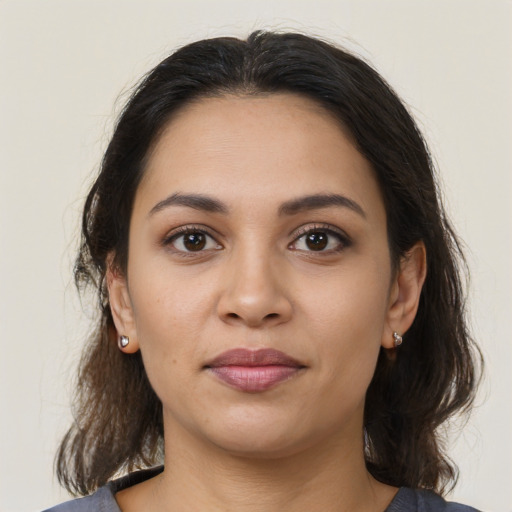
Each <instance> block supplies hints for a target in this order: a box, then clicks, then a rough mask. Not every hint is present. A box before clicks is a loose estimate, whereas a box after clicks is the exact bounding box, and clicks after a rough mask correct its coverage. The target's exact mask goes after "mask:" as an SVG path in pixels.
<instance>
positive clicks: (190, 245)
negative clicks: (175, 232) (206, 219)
mask: <svg viewBox="0 0 512 512" xmlns="http://www.w3.org/2000/svg"><path fill="white" fill-rule="evenodd" d="M183 245H185V247H186V248H187V249H188V250H189V251H200V250H201V249H203V248H204V246H205V245H206V237H205V236H204V235H203V233H189V234H188V235H186V236H185V240H184V241H183Z"/></svg>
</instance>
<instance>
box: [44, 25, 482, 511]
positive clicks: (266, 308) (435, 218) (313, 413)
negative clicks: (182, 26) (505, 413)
mask: <svg viewBox="0 0 512 512" xmlns="http://www.w3.org/2000/svg"><path fill="white" fill-rule="evenodd" d="M461 260H462V255H461V253H460V249H459V245H458V242H457V239H456V236H455V234H454V233H453V231H452V229H451V227H450V224H449V222H448V221H447V219H446V217H445V214H444V212H443V210H442V206H441V205H440V202H439V199H438V197H437V191H436V184H435V180H434V176H433V166H432V163H431V160H430V158H429V153H428V150H427V148H426V146H425V143H424V141H423V139H422V137H421V135H420V134H419V132H418V130H417V128H416V126H415V124H414V122H413V120H412V118H411V116H410V115H409V114H408V112H407V110H406V109H405V108H404V106H403V104H402V103H401V102H400V100H399V99H398V98H397V97H396V95H395V94H394V93H393V92H392V91H391V89H390V88H389V86H388V85H387V84H386V83H385V82H384V81H383V80H382V78H381V77H380V76H379V75H378V74H377V73H376V72H375V71H374V70H373V69H371V68H370V67H369V66H368V65H367V64H365V63H364V62H362V61H361V60H360V59H358V58H356V57H354V56H352V55H350V54H348V53H346V52H345V51H343V50H341V49H337V48H335V47H333V46H331V45H329V44H327V43H325V42H322V41H319V40H316V39H312V38H309V37H306V36H304V35H298V34H275V33H262V32H257V33H254V34H252V35H251V36H250V37H249V38H248V40H247V41H241V40H238V39H233V38H220V39H213V40H206V41H199V42H197V43H194V44H191V45H188V46H186V47H184V48H182V49H180V50H179V51H177V52H176V53H174V54H173V55H171V56H170V57H169V58H167V59H165V60H164V61H163V62H161V63H160V64H159V65H158V66H157V67H156V68H155V69H153V70H152V71H151V72H150V73H149V74H148V75H147V76H146V77H145V79H144V80H143V81H142V83H141V84H140V86H139V87H138V89H137V90H136V91H135V93H134V94H133V96H132V98H131V99H130V101H129V102H128V104H127V106H126V108H125V110H124V112H123V113H122V115H121V117H120V119H119V122H118V124H117V127H116V129H115V132H114V135H113V138H112V141H111V142H110V145H109V147H108V149H107V151H106V154H105V157H104V159H103V164H102V168H101V172H100V175H99V176H98V178H97V180H96V182H95V183H94V185H93V187H92V189H91V191H90V193H89V195H88V198H87V201H86V205H85V210H84V215H83V243H82V246H81V250H80V254H79V257H78V260H77V266H76V279H77V283H78V285H79V286H80V287H84V286H86V285H91V284H92V285H93V286H95V287H96V288H97V290H98V293H99V299H100V305H101V317H100V319H99V322H98V327H97V330H96V331H95V332H94V334H93V335H92V336H91V340H90V345H88V346H87V348H86V350H85V352H84V356H83V360H82V365H81V371H80V374H79V387H78V394H77V401H76V404H77V409H76V421H75V423H74V425H73V426H72V427H71V429H70V430H69V432H68V434H67V435H66V437H65V438H64V440H63V442H62V444H61V447H60V451H59V454H58V459H57V467H58V476H59V479H60V481H61V482H62V483H63V484H64V486H66V487H67V488H68V489H69V490H70V491H71V492H74V493H76V494H81V495H87V494H90V493H93V494H92V496H89V497H87V498H83V499H78V500H75V501H73V502H69V503H67V504H63V505H61V506H59V507H56V508H54V509H52V510H55V511H66V510H109V511H119V510H122V511H123V512H130V511H135V510H137V511H144V510H161V511H167V510H168V511H189V510H208V511H217V510H219V511H221V510H222V511H226V510H235V509H236V510H240V511H244V510H251V511H266V512H268V511H274V510H279V511H280V512H283V511H288V510H290V511H292V510H293V511H302V510H307V511H316V510H319V511H320V510H322V511H328V510H333V511H334V510H336V511H345V510H346V511H348V510H350V511H374V512H382V511H384V510H386V511H389V512H397V511H408V512H409V511H413V510H418V511H434V510H435V511H438V510H440V511H441V510H442V511H459V510H461V511H462V510H474V509H471V508H469V507H465V506H462V505H456V504H449V503H447V502H445V501H444V500H443V499H442V498H441V497H440V495H442V494H443V493H444V492H446V490H448V489H450V488H451V486H453V484H454V482H455V479H456V470H455V468H454V466H453V465H452V464H451V463H450V461H449V460H448V459H447V457H446V455H445V454H444V453H443V450H442V443H441V440H440V439H439V437H438V435H439V434H438V432H439V429H438V427H439V426H440V425H442V424H443V422H445V420H447V419H448V418H449V417H450V416H452V415H453V414H454V413H457V412H460V411H461V410H462V411H466V410H468V409H469V407H470V405H471V403H472V400H473V397H474V392H475V387H476V382H477V372H476V369H475V365H476V362H477V361H478V360H479V358H480V356H479V352H478V350H477V349H475V347H474V346H473V344H472V341H471V339H470V337H469V334H468V331H467V328H466V324H465V320H464V314H463V307H464V301H463V296H462V291H461V281H460V269H459V265H458V262H459V261H461ZM162 462H163V465H159V464H162ZM140 468H152V469H147V470H144V471H135V472H134V470H135V469H140ZM164 468H165V470H164ZM125 472H129V473H130V474H129V475H128V476H125V477H124V478H121V479H116V480H112V479H113V478H114V477H115V476H118V475H119V474H120V473H125ZM432 491H435V492H437V494H435V493H434V492H432Z"/></svg>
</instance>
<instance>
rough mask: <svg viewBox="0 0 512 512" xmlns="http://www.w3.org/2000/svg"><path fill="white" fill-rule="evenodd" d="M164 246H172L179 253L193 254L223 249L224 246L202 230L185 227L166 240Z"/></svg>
mask: <svg viewBox="0 0 512 512" xmlns="http://www.w3.org/2000/svg"><path fill="white" fill-rule="evenodd" d="M164 245H166V246H171V247H172V249H173V250H175V251H177V252H184V253H191V252H201V251H208V250H215V249H221V248H222V246H221V245H220V244H218V243H217V241H216V240H215V239H214V238H213V237H212V236H211V235H209V234H208V233H206V232H205V231H204V230H202V229H197V228H192V227H184V228H180V230H179V231H178V232H174V233H172V234H171V235H170V236H169V237H167V238H166V239H165V240H164Z"/></svg>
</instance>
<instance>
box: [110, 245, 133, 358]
mask: <svg viewBox="0 0 512 512" xmlns="http://www.w3.org/2000/svg"><path fill="white" fill-rule="evenodd" d="M106 280H107V288H108V296H109V303H110V311H111V312H112V317H113V319H114V324H115V326H116V330H117V338H118V339H119V337H120V336H128V339H129V343H128V345H126V346H125V347H121V346H119V349H120V350H121V351H122V352H125V353H126V354H133V353H135V352H137V351H138V350H139V340H138V338H137V330H136V327H135V318H134V314H133V307H132V303H131V299H130V294H129V292H128V283H127V280H126V276H125V275H124V273H123V272H122V271H121V269H120V268H119V267H118V266H117V265H116V264H115V263H114V255H113V254H111V255H109V256H108V258H107V273H106Z"/></svg>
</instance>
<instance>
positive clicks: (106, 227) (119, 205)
mask: <svg viewBox="0 0 512 512" xmlns="http://www.w3.org/2000/svg"><path fill="white" fill-rule="evenodd" d="M277 92H292V93H296V94H300V95H303V96H306V97H308V98H310V99H312V100H313V101H315V102H317V103H318V104H319V105H322V106H323V107H324V108H325V109H327V110H328V111H329V112H330V113H331V114H332V115H333V116H335V117H336V118H337V119H338V120H339V122H340V124H342V125H343V127H344V128H345V129H346V130H348V132H350V134H351V135H352V137H353V141H354V143H355V144H356V146H357V148H358V150H359V151H360V152H361V154H362V155H364V156H365V157H366V159H367V160H368V161H369V162H370V163H371V165H372V166H373V169H374V171H375V173H376V176H377V178H378V180H379V183H380V186H381V190H382V194H383V197H384V202H385V205H386V211H387V224H388V233H389V246H390V251H391V254H392V259H393V262H394V264H395V265H397V264H398V261H399V259H400V257H402V256H403V255H404V254H405V253H406V251H407V250H408V249H410V248H411V247H412V246H413V244H414V243H415V242H417V241H419V240H422V241H423V242H424V244H425V246H426V250H427V259H428V266H427V278H426V282H425V285H424V287H423V290H422V294H421V299H420V305H419V310H418V313H417V316H416V319H415V321H414V323H413V325H412V327H411V328H410V330H409V331H408V332H407V333H406V334H405V336H404V343H403V345H402V346H401V347H400V349H399V351H398V352H397V353H396V354H394V357H390V354H389V353H388V352H387V351H385V350H384V349H381V353H380V355H379V359H378V363H377V368H376V371H375V375H374V377H373V380H372V382H371V384H370V387H369V389H368V391H367V396H366V405H365V416H364V427H365V440H366V444H365V447H366V448H365V456H366V462H367V467H368V470H369V471H370V472H371V473H372V475H373V476H374V477H375V478H377V479H378V480H380V481H382V482H385V483H387V484H390V485H394V486H409V487H425V488H431V489H434V490H437V491H439V492H443V490H445V489H446V488H447V487H449V486H450V484H451V483H453V482H454V481H455V480H456V470H455V469H454V466H453V465H452V464H451V463H450V461H449V460H448V459H447V457H446V455H445V454H444V452H443V449H442V443H441V439H440V436H439V427H440V425H442V424H443V422H445V420H446V419H447V418H449V417H450V416H452V415H453V414H454V413H456V412H459V411H461V410H467V409H468V408H469V406H470V405H471V403H472V401H473V398H474V392H475V387H476V383H477V380H478V379H477V370H476V363H477V362H480V361H481V357H480V353H479V351H478V350H477V349H476V348H475V347H474V346H473V343H472V341H471V339H470V336H469V334H468V331H467V328H466V323H465V318H464V300H463V287H462V284H463V283H462V282H461V276H462V272H461V270H463V269H465V266H464V260H463V257H462V253H461V250H460V245H459V243H458V241H457V238H456V236H455V234H454V232H453V230H452V228H451V226H450V224H449V222H448V220H447V219H446V216H445V214H444V212H443V209H442V206H441V204H440V200H439V195H438V191H437V187H436V183H435V177H434V170H433V165H432V161H431V158H430V156H429V152H428V149H427V147H426V144H425V142H424V140H423V138H422V136H421V134H420V133H419V131H418V129H417V127H416V125H415V123H414V121H413V119H412V118H411V115H410V114H409V113H408V111H407V109H406V108H405V107H404V105H403V104H402V102H401V101H400V100H399V99H398V97H397V96H396V94H395V93H394V92H393V91H392V89H391V88H390V87H389V86H388V85H387V84H386V83H385V81H384V80H383V79H382V78H381V77H380V76H379V74H378V73H377V72H376V71H375V70H373V69H372V68H371V67H370V66H369V65H368V64H366V63H365V62H364V61H362V60H361V59H359V58H357V57H355V56H354V55H351V54H350V53H348V52H346V51H344V50H342V49H340V48H337V47H335V46H333V45H331V44H328V43H326V42H323V41H321V40H318V39H314V38H311V37H308V36H305V35H300V34H293V33H283V34H278V33H271V32H255V33H253V34H251V35H250V36H249V38H248V39H247V40H246V41H243V40H239V39H235V38H217V39H210V40H203V41H199V42H196V43H193V44H190V45H188V46H185V47H184V48H181V49H180V50H178V51H177V52H175V53H174V54H172V55H171V56H169V57H168V58H166V59H165V60H164V61H162V62H161V63H160V64H158V65H157V66H156V67H155V68H154V69H153V70H152V71H150V72H149V74H148V75H147V76H146V77H145V78H144V79H143V80H142V82H141V83H140V85H139V86H138V88H137V89H136V90H135V91H134V93H133V95H132V96H131V99H130V100H129V101H128V104H127V105H126V107H125V109H124V111H123V112H122V114H121V116H120V118H119V120H118V123H117V126H116V128H115V131H114V134H113V137H112V140H111V142H110V144H109V146H108V148H107V151H106V153H105V156H104V158H103V162H102V166H101V171H100V173H99V176H98V177H97V179H96V181H95V183H94V184H93V186H92V188H91V190H90V193H89V195H88V197H87V200H86V203H85V208H84V213H83V223H82V228H83V231H82V244H81V248H80V252H79V255H78V258H77V262H76V269H75V278H76V283H77V286H78V287H79V289H80V290H83V289H84V288H87V287H88V286H89V285H92V286H93V287H95V289H96V290H97V292H98V294H99V305H100V308H101V316H100V318H99V321H98V325H97V328H96V330H95V331H94V332H93V334H92V335H91V338H90V341H89V344H88V345H87V348H86V350H85V352H84V354H83V358H82V361H81V365H80V371H79V374H78V386H77V394H76V397H75V398H76V400H75V406H76V407H75V410H74V412H75V421H74V423H73V425H72V426H71V428H70V430H69V431H68V433H67V434H66V436H65V438H64V440H63V441H62V444H61V446H60V450H59V452H58V456H57V474H58V477H59V480H60V482H61V483H62V484H63V485H64V486H65V487H67V488H68V489H69V490H70V491H72V492H74V493H79V494H87V493H89V492H91V491H93V490H94V489H96V488H97V487H98V486H101V485H103V484H104V483H105V482H106V481H108V480H109V479H110V478H112V477H113V475H114V474H116V473H118V472H121V471H129V470H131V469H133V468H136V467H145V466H149V465H153V464H155V463H157V462H158V461H160V459H161V455H162V453H161V452H162V436H163V425H162V407H161V403H160V401H159V399H158V398H157V396H156V395H155V393H154V392H153V390H152V389H151V386H150V384H149V382H148V379H147V376H146V373H145V370H144V366H143V362H142V358H141V356H140V353H137V354H133V355H126V354H123V353H121V352H120V351H119V350H118V349H117V346H116V331H115V328H114V325H113V321H112V316H111V313H110V307H109V302H108V294H107V290H106V286H105V272H106V265H107V255H108V254H109V253H114V254H115V258H116V264H117V265H118V266H119V268H120V269H122V270H124V269H125V266H126V262H127V248H128V230H129V223H130V216H131V210H132V203H133V199H134V195H135V192H136V190H137V186H138V184H139V182H140V179H141V176H142V174H143V172H144V167H145V159H146V157H147V155H148V151H149V149H150V148H151V146H152V145H153V144H154V143H155V141H156V139H157V138H158V136H159V134H160V133H161V131H162V129H163V128H164V127H165V125H166V123H167V122H168V121H169V119H170V118H171V117H172V116H173V114H175V113H176V111H177V110H178V109H180V108H181V107H183V106H184V105H186V104H188V103H190V102H192V101H193V100H194V99H198V98H202V97H208V96H219V95H228V94H246V95H251V94H262V93H265V94H268V93H277Z"/></svg>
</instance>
